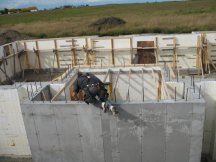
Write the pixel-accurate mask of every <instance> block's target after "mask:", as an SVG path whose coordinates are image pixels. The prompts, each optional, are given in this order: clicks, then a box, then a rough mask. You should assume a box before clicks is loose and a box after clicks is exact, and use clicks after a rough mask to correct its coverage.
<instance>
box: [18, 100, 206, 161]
mask: <svg viewBox="0 0 216 162" xmlns="http://www.w3.org/2000/svg"><path fill="white" fill-rule="evenodd" d="M200 101H201V102H200ZM200 101H194V102H193V103H192V102H185V103H184V102H173V103H166V102H164V103H127V104H121V105H118V109H119V111H120V114H119V116H118V117H114V116H112V115H111V114H110V113H102V112H101V111H100V109H98V108H96V107H93V106H91V105H86V104H84V103H76V104H74V103H68V104H64V103H62V102H56V103H55V104H49V103H45V104H40V103H35V104H22V105H21V106H22V112H23V117H24V122H25V126H26V130H27V136H28V139H29V143H30V147H31V151H32V154H33V155H32V156H33V161H35V162H38V161H40V162H41V161H42V162H43V161H44V162H45V161H46V162H55V161H56V162H59V161H65V162H66V161H68V162H70V161H76V162H79V161H82V162H90V161H91V162H103V161H107V162H131V161H134V162H138V161H142V162H156V161H160V162H198V161H200V156H201V148H202V134H203V121H204V110H205V108H204V103H203V102H202V100H200Z"/></svg>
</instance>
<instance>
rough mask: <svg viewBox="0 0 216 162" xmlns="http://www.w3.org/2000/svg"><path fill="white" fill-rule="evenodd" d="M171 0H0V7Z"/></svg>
mask: <svg viewBox="0 0 216 162" xmlns="http://www.w3.org/2000/svg"><path fill="white" fill-rule="evenodd" d="M162 1H173V0H0V9H3V8H23V7H29V6H36V7H38V8H39V9H45V8H46V9H49V8H55V7H59V6H64V5H82V4H89V5H102V4H113V3H115V4H118V3H142V2H162Z"/></svg>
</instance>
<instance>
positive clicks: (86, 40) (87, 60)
mask: <svg viewBox="0 0 216 162" xmlns="http://www.w3.org/2000/svg"><path fill="white" fill-rule="evenodd" d="M85 43H86V45H85V49H86V64H87V65H89V56H88V55H89V52H88V48H89V45H88V38H87V37H86V38H85Z"/></svg>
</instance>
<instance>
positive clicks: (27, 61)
mask: <svg viewBox="0 0 216 162" xmlns="http://www.w3.org/2000/svg"><path fill="white" fill-rule="evenodd" d="M24 50H25V57H26V64H27V68H28V69H30V63H29V58H28V50H27V45H26V42H24ZM24 66H25V67H24V68H26V65H24Z"/></svg>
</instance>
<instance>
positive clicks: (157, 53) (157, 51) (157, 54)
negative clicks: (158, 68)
mask: <svg viewBox="0 0 216 162" xmlns="http://www.w3.org/2000/svg"><path fill="white" fill-rule="evenodd" d="M155 46H156V49H155V58H156V65H157V64H158V56H159V47H158V37H155Z"/></svg>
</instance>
